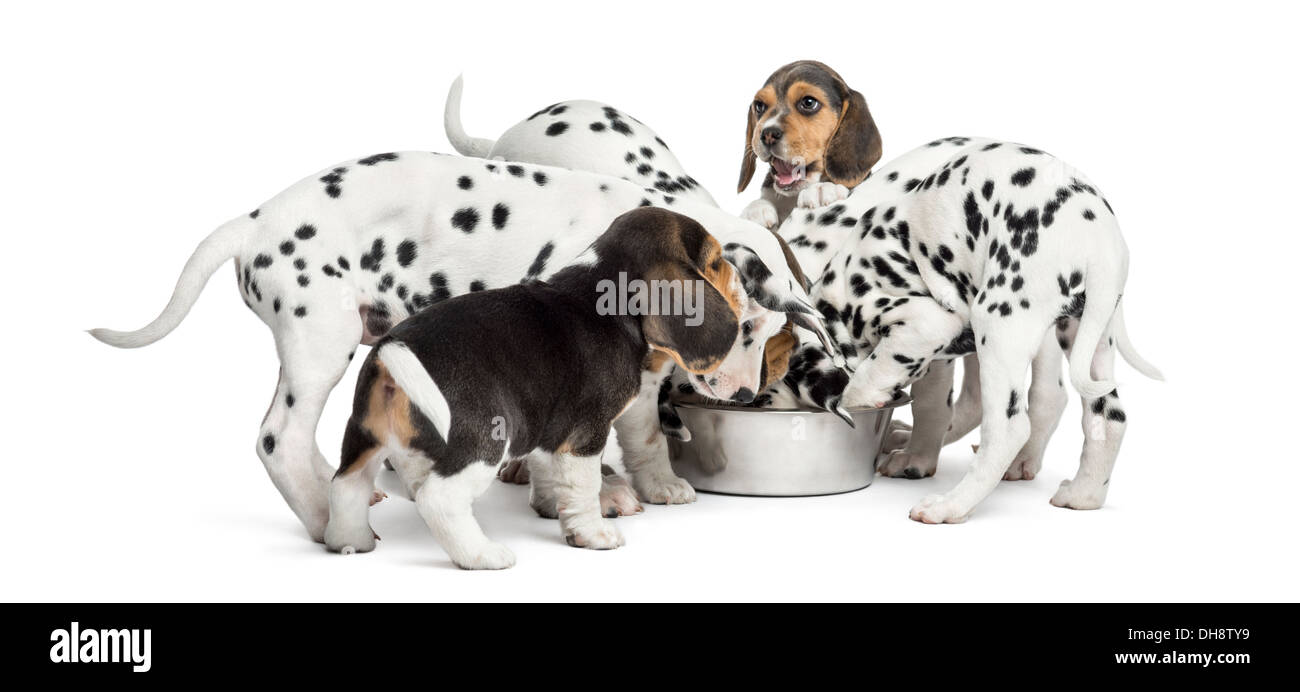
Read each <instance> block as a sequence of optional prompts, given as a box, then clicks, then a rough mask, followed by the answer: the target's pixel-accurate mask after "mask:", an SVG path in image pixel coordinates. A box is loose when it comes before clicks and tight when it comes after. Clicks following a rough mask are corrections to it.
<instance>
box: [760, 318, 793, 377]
mask: <svg viewBox="0 0 1300 692" xmlns="http://www.w3.org/2000/svg"><path fill="white" fill-rule="evenodd" d="M798 343H799V339H798V338H797V337H796V336H795V335H794V321H793V320H790V319H787V320H786V321H785V326H784V327H781V331H779V332H777V333H775V334H773V335H772V338H770V339H768V340H767V343H766V344H764V345H763V372H762V378H761V385H760V388H759V391H762V390H764V389H767V388H768V387H771V386H772V385H774V384H776V383H777V382H780V381H781V378H783V377H785V373H786V372H787V371H788V370H789V369H790V356H791V354H793V353H794V347H795V346H796V345H797V344H798Z"/></svg>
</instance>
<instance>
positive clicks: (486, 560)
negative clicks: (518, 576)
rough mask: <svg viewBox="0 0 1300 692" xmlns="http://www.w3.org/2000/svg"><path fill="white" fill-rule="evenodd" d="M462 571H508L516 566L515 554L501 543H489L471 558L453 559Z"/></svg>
mask: <svg viewBox="0 0 1300 692" xmlns="http://www.w3.org/2000/svg"><path fill="white" fill-rule="evenodd" d="M452 562H455V563H456V566H457V567H459V568H461V569H506V568H508V567H514V566H515V554H514V553H512V552H510V549H509V548H507V547H505V546H504V545H501V544H500V543H493V542H491V541H488V542H487V543H485V544H484V545H483V547H482V548H481V549H479V550H476V551H474V552H473V554H472V555H470V556H469V557H464V558H461V559H459V560H458V559H455V558H452Z"/></svg>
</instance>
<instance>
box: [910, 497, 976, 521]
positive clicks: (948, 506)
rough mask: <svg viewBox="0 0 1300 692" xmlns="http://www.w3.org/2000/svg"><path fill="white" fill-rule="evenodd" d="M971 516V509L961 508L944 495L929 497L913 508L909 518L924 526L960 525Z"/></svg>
mask: <svg viewBox="0 0 1300 692" xmlns="http://www.w3.org/2000/svg"><path fill="white" fill-rule="evenodd" d="M969 515H970V509H969V508H965V507H959V506H957V504H956V503H955V502H953V501H952V500H949V499H948V498H947V497H945V496H943V495H929V496H926V498H925V499H923V500H921V501H920V502H919V503H918V504H917V505H916V506H915V507H913V508H912V511H911V512H910V513H909V514H908V517H910V518H911V519H912V521H919V522H921V523H922V524H960V523H962V522H963V521H966V517H967V516H969Z"/></svg>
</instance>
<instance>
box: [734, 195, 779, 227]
mask: <svg viewBox="0 0 1300 692" xmlns="http://www.w3.org/2000/svg"><path fill="white" fill-rule="evenodd" d="M740 218H742V219H744V220H746V221H752V222H754V223H756V224H758V225H760V226H762V227H763V228H769V229H771V228H776V224H777V222H778V221H780V219H778V218H777V216H776V206H775V205H773V204H772V203H771V202H769V201H767V200H765V199H756V200H754V201H753V202H750V203H749V204H747V205H745V208H744V209H742V210H740Z"/></svg>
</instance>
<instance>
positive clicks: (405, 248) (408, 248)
mask: <svg viewBox="0 0 1300 692" xmlns="http://www.w3.org/2000/svg"><path fill="white" fill-rule="evenodd" d="M415 254H416V252H415V241H414V240H403V241H402V242H401V243H399V244H398V245H397V263H398V264H400V265H402V266H403V267H409V266H411V263H412V262H414V261H415Z"/></svg>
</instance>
